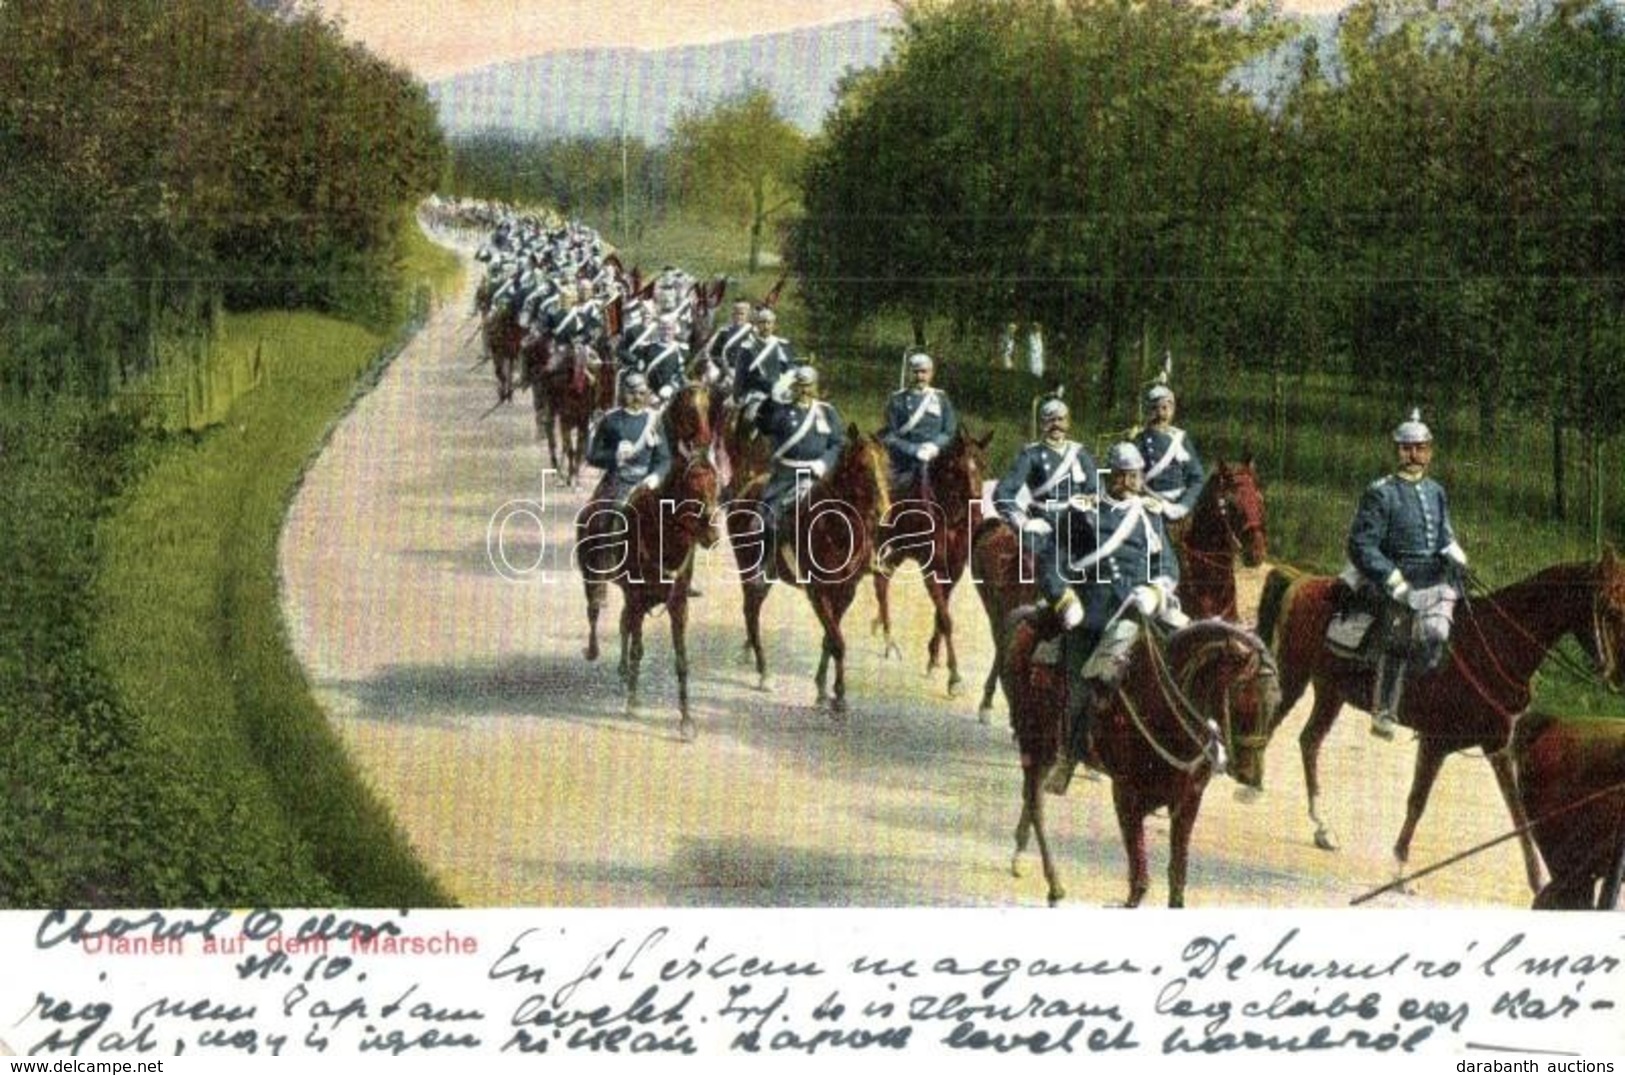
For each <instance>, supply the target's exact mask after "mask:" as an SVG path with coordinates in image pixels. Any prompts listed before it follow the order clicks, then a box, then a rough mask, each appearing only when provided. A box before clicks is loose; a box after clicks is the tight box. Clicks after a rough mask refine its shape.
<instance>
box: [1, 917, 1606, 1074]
mask: <svg viewBox="0 0 1625 1075" xmlns="http://www.w3.org/2000/svg"><path fill="white" fill-rule="evenodd" d="M23 919H27V920H28V921H27V923H26V924H27V927H28V937H29V940H28V942H27V945H28V946H27V952H26V955H25V957H24V960H23V964H22V965H23V973H21V974H13V975H12V976H11V978H12V984H11V985H8V986H4V987H0V1024H3V1025H5V1026H7V1027H8V1030H7V1031H6V1032H5V1033H6V1037H7V1039H8V1040H9V1041H10V1042H11V1044H12V1046H13V1047H14V1048H16V1049H17V1050H18V1051H19V1052H26V1053H28V1054H31V1055H81V1054H83V1055H91V1054H97V1055H102V1054H111V1053H126V1054H148V1053H150V1054H156V1055H198V1054H209V1053H239V1054H244V1055H285V1054H292V1053H372V1054H391V1055H403V1054H412V1053H441V1054H447V1053H455V1052H476V1053H493V1054H500V1053H507V1054H515V1055H518V1054H552V1055H563V1054H572V1055H576V1054H651V1055H656V1056H659V1055H673V1054H676V1055H711V1056H721V1055H728V1054H764V1055H765V1054H787V1055H808V1056H843V1055H853V1054H859V1053H862V1054H867V1055H880V1054H893V1053H896V1054H901V1053H910V1054H914V1055H920V1056H944V1055H947V1054H950V1053H961V1052H972V1053H974V1052H981V1053H990V1054H1008V1053H1014V1054H1035V1055H1041V1054H1080V1055H1081V1054H1102V1055H1127V1054H1136V1053H1139V1054H1144V1055H1147V1056H1177V1055H1186V1054H1189V1055H1208V1056H1223V1055H1226V1054H1229V1055H1240V1054H1246V1053H1274V1054H1293V1053H1305V1054H1314V1053H1358V1054H1365V1055H1382V1054H1394V1055H1420V1054H1451V1053H1462V1052H1467V1051H1471V1050H1497V1051H1499V1050H1512V1051H1519V1050H1528V1051H1531V1052H1536V1051H1538V1052H1540V1053H1542V1054H1545V1053H1568V1054H1573V1055H1584V1054H1586V1053H1588V1052H1589V1053H1599V1052H1607V1053H1615V1052H1620V1051H1625V1030H1621V1029H1620V1028H1621V1026H1622V1025H1625V1019H1622V1018H1621V1015H1620V1012H1619V1011H1618V1010H1616V1009H1617V1007H1618V1005H1619V1003H1620V1001H1621V998H1622V995H1625V974H1622V971H1621V961H1622V959H1625V938H1622V937H1621V935H1620V932H1619V931H1618V930H1612V931H1610V930H1605V929H1602V928H1600V927H1598V926H1596V925H1595V923H1596V922H1597V921H1598V920H1597V919H1596V918H1595V917H1594V916H1536V915H1519V914H1505V913H1488V912H1486V913H1480V912H1462V913H1461V914H1460V915H1459V917H1444V916H1443V915H1441V914H1439V913H1433V914H1430V915H1429V916H1427V917H1426V918H1423V917H1422V916H1420V915H1404V914H1401V915H1387V914H1381V913H1378V914H1359V915H1356V914H1353V913H1343V914H1327V913H1305V914H1301V915H1294V914H1290V913H1282V912H1272V913H1269V914H1267V915H1266V914H1262V913H1255V912H1215V913H1207V914H1192V913H1181V914H1171V913H1160V912H1140V913H1138V914H1124V913H1118V914H1101V913H1089V914H1064V913H1049V914H1045V913H1042V912H1038V913H1026V912H1023V913H1004V914H999V913H989V912H975V911H934V910H920V911H871V912H846V911H760V912H756V911H752V912H739V911H729V912H727V913H726V914H723V913H721V912H695V911H667V912H655V911H637V912H631V911H622V912H591V911H519V910H514V911H487V912H480V913H469V912H410V911H401V912H394V913H384V912H372V911H366V912H354V913H344V912H325V911H315V912H296V911H285V910H284V911H278V910H270V909H261V910H256V911H251V912H247V913H244V912H230V911H224V910H215V911H204V912H172V911H171V912H156V911H155V912H150V913H140V914H130V913H124V914H112V913H109V912H61V911H53V912H49V913H46V914H43V915H38V914H36V915H25V914H23V913H20V912H16V913H8V914H7V915H5V916H0V930H3V931H4V932H5V934H6V935H7V936H8V938H11V939H14V938H15V931H16V930H17V929H18V928H20V927H22V926H23V925H24V922H23V921H22V920H23ZM14 947H15V946H14Z"/></svg>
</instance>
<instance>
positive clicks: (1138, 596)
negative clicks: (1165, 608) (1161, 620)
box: [1128, 583, 1162, 616]
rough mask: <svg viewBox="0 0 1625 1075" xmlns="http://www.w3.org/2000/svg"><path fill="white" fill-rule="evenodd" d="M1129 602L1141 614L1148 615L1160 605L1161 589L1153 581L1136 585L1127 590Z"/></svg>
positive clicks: (1154, 611) (1153, 612)
mask: <svg viewBox="0 0 1625 1075" xmlns="http://www.w3.org/2000/svg"><path fill="white" fill-rule="evenodd" d="M1128 600H1129V604H1131V605H1133V606H1134V607H1135V609H1137V610H1138V611H1139V613H1140V615H1142V616H1150V615H1153V614H1155V613H1156V611H1157V609H1158V608H1160V607H1162V591H1161V590H1159V589H1157V587H1156V585H1155V584H1153V583H1147V584H1145V585H1144V586H1136V587H1134V589H1132V590H1130V591H1129V595H1128Z"/></svg>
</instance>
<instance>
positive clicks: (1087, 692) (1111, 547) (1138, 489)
mask: <svg viewBox="0 0 1625 1075" xmlns="http://www.w3.org/2000/svg"><path fill="white" fill-rule="evenodd" d="M1106 466H1107V469H1108V474H1107V477H1106V487H1105V489H1104V490H1102V491H1101V494H1100V496H1099V498H1098V499H1097V500H1096V502H1095V503H1094V505H1093V506H1092V508H1091V509H1090V510H1088V511H1086V512H1084V513H1083V514H1084V515H1086V517H1087V519H1088V523H1089V525H1088V526H1086V527H1084V528H1083V529H1084V532H1085V535H1086V537H1085V543H1084V544H1081V545H1077V546H1074V547H1073V548H1072V549H1071V550H1070V556H1071V558H1070V560H1069V561H1068V563H1067V564H1066V573H1067V576H1068V579H1069V581H1071V582H1072V584H1073V586H1074V588H1075V589H1074V591H1073V592H1075V593H1077V594H1079V595H1081V598H1082V600H1081V613H1082V614H1081V616H1077V617H1067V618H1064V621H1063V622H1067V623H1068V626H1069V627H1070V628H1071V629H1070V630H1069V632H1068V635H1067V637H1066V641H1065V644H1064V646H1063V649H1064V652H1065V657H1066V667H1067V717H1068V723H1067V726H1068V727H1069V728H1070V729H1071V734H1070V736H1069V739H1068V742H1067V744H1066V746H1065V749H1064V750H1063V751H1062V754H1061V757H1060V758H1059V759H1058V760H1057V761H1056V763H1055V768H1054V769H1053V770H1052V771H1051V773H1050V777H1049V779H1048V781H1047V782H1046V783H1045V788H1046V790H1048V791H1050V792H1051V793H1052V794H1056V795H1064V794H1065V793H1066V788H1067V785H1068V784H1069V783H1070V782H1071V779H1072V773H1073V771H1074V770H1075V769H1076V768H1077V763H1078V762H1079V761H1080V760H1083V759H1087V758H1089V756H1090V754H1089V733H1090V728H1091V726H1092V725H1093V724H1094V722H1095V721H1096V720H1097V719H1098V718H1099V717H1100V716H1102V715H1103V714H1104V713H1105V712H1106V711H1107V710H1108V709H1109V708H1110V705H1111V701H1112V697H1113V695H1115V694H1116V693H1117V687H1118V684H1119V683H1120V682H1121V681H1122V677H1123V673H1124V672H1125V671H1126V670H1127V667H1128V661H1129V655H1130V653H1131V651H1132V649H1133V647H1134V643H1135V642H1136V641H1137V640H1138V638H1139V623H1138V622H1137V620H1138V618H1137V617H1136V616H1134V615H1131V613H1138V614H1139V618H1146V619H1152V618H1154V619H1155V620H1156V621H1157V622H1159V623H1161V624H1163V625H1164V626H1166V627H1169V628H1172V629H1178V628H1180V627H1183V626H1185V625H1186V624H1187V623H1189V622H1190V621H1189V619H1188V618H1187V617H1186V616H1185V614H1184V613H1183V612H1181V611H1180V609H1179V602H1178V600H1177V599H1176V598H1175V597H1174V590H1175V589H1176V588H1177V587H1178V585H1179V559H1178V557H1176V556H1175V555H1174V549H1173V545H1172V543H1171V542H1170V541H1169V538H1168V528H1167V524H1166V522H1165V521H1164V517H1163V501H1162V500H1161V499H1160V498H1158V497H1156V496H1152V495H1150V494H1149V493H1147V492H1146V491H1145V459H1144V457H1142V456H1141V455H1140V450H1139V449H1138V448H1136V447H1135V446H1134V445H1133V444H1132V443H1130V442H1128V441H1121V442H1119V443H1117V444H1114V445H1112V447H1111V450H1110V451H1109V452H1107V453H1106ZM1216 767H1217V768H1222V766H1216Z"/></svg>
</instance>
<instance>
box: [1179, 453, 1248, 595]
mask: <svg viewBox="0 0 1625 1075" xmlns="http://www.w3.org/2000/svg"><path fill="white" fill-rule="evenodd" d="M1183 530H1184V534H1183V536H1182V539H1181V542H1180V545H1181V547H1180V557H1179V563H1180V567H1181V570H1180V575H1179V603H1180V605H1181V606H1182V607H1183V608H1184V610H1185V612H1186V613H1187V614H1189V615H1190V616H1191V617H1192V618H1194V619H1207V618H1209V617H1213V616H1219V617H1223V618H1224V619H1227V620H1237V621H1239V620H1240V619H1241V616H1240V614H1239V612H1238V611H1237V608H1236V558H1237V557H1238V556H1239V557H1240V558H1241V562H1242V563H1244V564H1246V565H1247V566H1248V567H1257V566H1258V565H1259V564H1261V563H1263V562H1264V558H1265V557H1266V556H1268V555H1269V532H1268V530H1267V529H1266V527H1265V525H1264V493H1263V490H1262V489H1261V488H1260V487H1259V484H1258V472H1257V471H1256V470H1255V469H1253V461H1252V459H1251V457H1249V458H1247V459H1244V460H1242V461H1241V462H1240V463H1226V462H1224V461H1223V460H1220V461H1219V464H1218V466H1216V467H1214V468H1213V473H1212V474H1210V475H1208V478H1207V481H1206V482H1205V483H1204V484H1203V486H1202V495H1201V496H1200V497H1198V498H1197V501H1196V506H1195V507H1194V508H1192V509H1191V513H1190V516H1189V518H1188V519H1187V520H1186V521H1185V525H1184V526H1183Z"/></svg>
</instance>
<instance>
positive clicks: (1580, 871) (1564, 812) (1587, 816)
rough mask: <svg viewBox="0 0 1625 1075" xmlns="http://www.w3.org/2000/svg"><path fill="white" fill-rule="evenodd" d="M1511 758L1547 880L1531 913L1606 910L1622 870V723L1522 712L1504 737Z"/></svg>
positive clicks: (1614, 896)
mask: <svg viewBox="0 0 1625 1075" xmlns="http://www.w3.org/2000/svg"><path fill="white" fill-rule="evenodd" d="M1512 753H1513V757H1514V758H1515V759H1516V764H1517V770H1518V797H1519V800H1520V801H1521V802H1522V803H1523V808H1524V812H1525V813H1527V814H1528V815H1529V817H1530V818H1532V819H1533V824H1532V830H1531V831H1532V832H1533V834H1534V837H1535V845H1536V846H1537V847H1539V848H1540V853H1541V857H1543V858H1544V859H1545V860H1546V868H1547V870H1548V871H1550V873H1551V877H1552V879H1551V882H1550V883H1549V884H1547V885H1546V887H1545V888H1543V889H1541V890H1540V892H1539V893H1538V894H1537V895H1536V896H1535V903H1534V908H1535V910H1537V911H1540V910H1587V909H1591V908H1595V909H1596V910H1599V911H1611V910H1613V909H1614V907H1615V906H1616V905H1617V904H1618V903H1619V889H1620V873H1621V869H1622V867H1625V862H1622V858H1625V721H1621V720H1606V719H1600V718H1593V719H1573V718H1563V717H1555V716H1551V715H1549V714H1546V713H1529V714H1527V715H1525V716H1524V717H1523V719H1521V720H1519V721H1518V726H1517V728H1516V729H1515V730H1514V731H1513V733H1512ZM1599 882H1600V883H1601V886H1602V887H1601V889H1600V891H1599V889H1598V883H1599Z"/></svg>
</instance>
